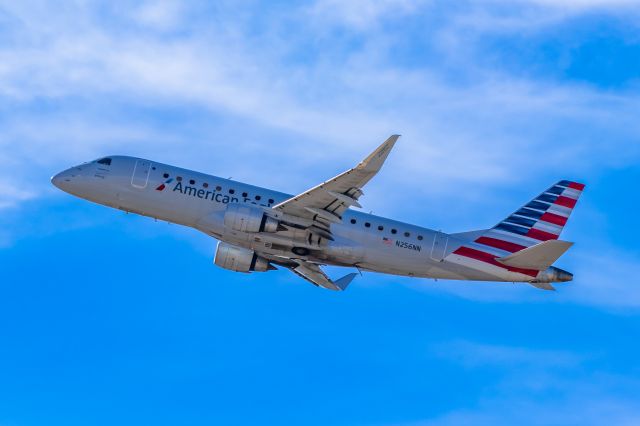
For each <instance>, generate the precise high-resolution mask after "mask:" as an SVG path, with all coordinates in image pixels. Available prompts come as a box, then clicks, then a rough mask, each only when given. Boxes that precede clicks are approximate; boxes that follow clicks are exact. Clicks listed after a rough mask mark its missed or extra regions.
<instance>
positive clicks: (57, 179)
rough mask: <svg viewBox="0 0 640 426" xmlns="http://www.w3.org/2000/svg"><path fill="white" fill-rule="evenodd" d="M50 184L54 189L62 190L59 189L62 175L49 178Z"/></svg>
mask: <svg viewBox="0 0 640 426" xmlns="http://www.w3.org/2000/svg"><path fill="white" fill-rule="evenodd" d="M51 183H52V184H53V186H55V187H56V188H59V189H62V188H60V185H61V183H62V173H58V174H57V175H55V176H53V177H52V178H51Z"/></svg>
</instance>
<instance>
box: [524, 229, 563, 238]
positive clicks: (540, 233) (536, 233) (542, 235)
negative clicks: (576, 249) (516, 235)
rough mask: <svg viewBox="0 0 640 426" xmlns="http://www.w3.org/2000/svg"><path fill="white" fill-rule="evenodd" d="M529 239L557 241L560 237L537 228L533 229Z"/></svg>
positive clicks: (528, 234) (528, 235)
mask: <svg viewBox="0 0 640 426" xmlns="http://www.w3.org/2000/svg"><path fill="white" fill-rule="evenodd" d="M527 237H531V238H534V239H536V240H539V241H549V240H557V239H558V236H557V235H555V234H550V233H549V232H545V231H541V230H539V229H536V228H531V229H530V230H529V232H528V233H527Z"/></svg>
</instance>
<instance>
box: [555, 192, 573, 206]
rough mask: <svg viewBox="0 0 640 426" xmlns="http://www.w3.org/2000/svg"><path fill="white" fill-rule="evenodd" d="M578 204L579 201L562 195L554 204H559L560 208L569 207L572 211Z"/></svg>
mask: <svg viewBox="0 0 640 426" xmlns="http://www.w3.org/2000/svg"><path fill="white" fill-rule="evenodd" d="M577 202H578V200H574V199H573V198H569V197H563V196H562V195H561V196H559V197H558V199H557V200H556V202H555V203H554V204H557V205H559V206H564V207H569V208H570V209H572V208H574V207H575V206H576V203H577Z"/></svg>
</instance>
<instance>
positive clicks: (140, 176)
mask: <svg viewBox="0 0 640 426" xmlns="http://www.w3.org/2000/svg"><path fill="white" fill-rule="evenodd" d="M150 170H151V162H150V161H147V160H138V161H136V166H135V167H134V168H133V176H132V177H131V185H133V186H134V187H136V188H140V189H144V188H146V187H147V183H148V182H149V172H150Z"/></svg>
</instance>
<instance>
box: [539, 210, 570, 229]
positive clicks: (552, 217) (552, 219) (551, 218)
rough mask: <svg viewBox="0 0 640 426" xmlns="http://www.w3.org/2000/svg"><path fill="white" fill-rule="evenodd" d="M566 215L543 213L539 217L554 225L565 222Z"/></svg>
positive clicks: (561, 224) (562, 224) (564, 223)
mask: <svg viewBox="0 0 640 426" xmlns="http://www.w3.org/2000/svg"><path fill="white" fill-rule="evenodd" d="M568 219H569V218H568V217H564V216H558V215H557V214H553V213H545V214H543V215H542V216H541V217H540V220H544V221H545V222H549V223H553V224H554V225H560V226H564V225H566V224H567V220H568Z"/></svg>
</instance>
